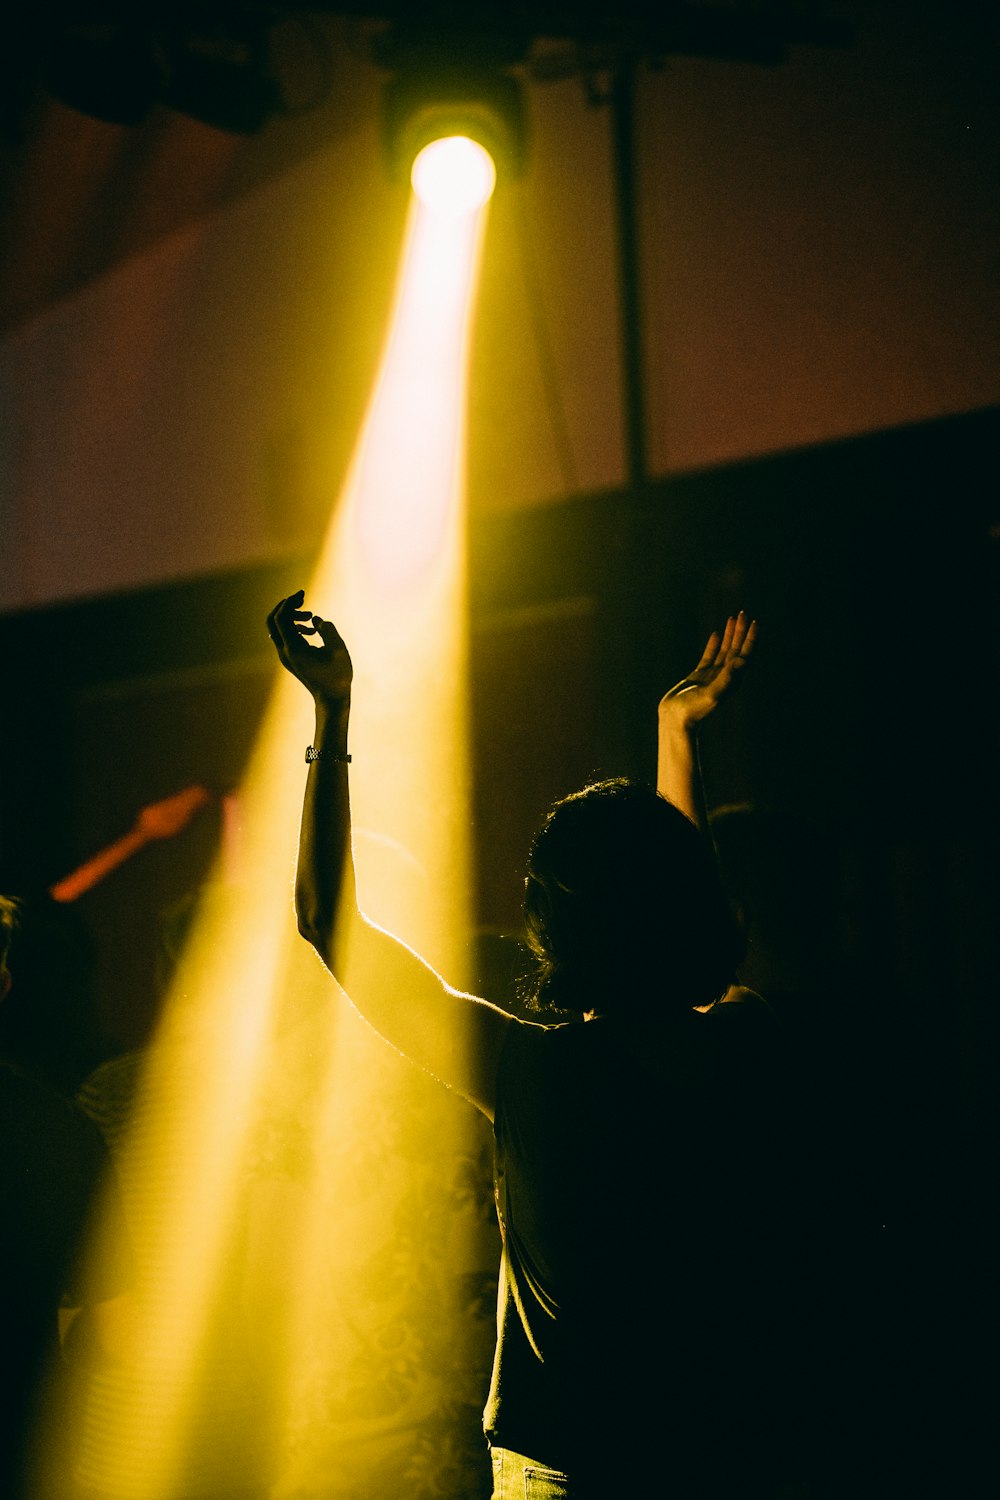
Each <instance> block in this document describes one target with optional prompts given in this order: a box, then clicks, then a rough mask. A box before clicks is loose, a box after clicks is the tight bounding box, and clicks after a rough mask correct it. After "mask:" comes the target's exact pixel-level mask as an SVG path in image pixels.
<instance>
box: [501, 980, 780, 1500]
mask: <svg viewBox="0 0 1000 1500" xmlns="http://www.w3.org/2000/svg"><path fill="white" fill-rule="evenodd" d="M780 1070H781V1048H780V1040H779V1037H778V1032H777V1028H776V1026H775V1023H774V1021H773V1018H771V1017H770V1016H769V1014H768V1013H767V1010H766V1007H764V1006H763V1005H762V1004H761V1003H760V1002H759V1001H757V1000H756V997H753V996H751V995H749V994H748V993H747V994H745V997H744V999H743V1000H742V1002H741V1003H740V1004H738V1005H718V1006H715V1007H713V1008H712V1010H710V1011H709V1012H708V1013H706V1014H700V1013H698V1012H696V1011H691V1012H688V1013H686V1014H684V1015H681V1016H679V1017H676V1018H674V1019H673V1020H672V1021H666V1022H663V1023H661V1024H659V1025H657V1026H646V1027H637V1026H634V1025H629V1024H627V1023H623V1022H620V1021H617V1020H615V1019H612V1018H602V1019H596V1020H593V1021H590V1022H587V1023H586V1024H575V1025H574V1024H570V1025H567V1026H563V1027H555V1028H544V1029H543V1028H537V1027H531V1026H513V1027H511V1028H510V1031H509V1034H508V1039H507V1043H506V1045H505V1048H504V1053H503V1057H502V1059H501V1067H500V1073H499V1077H498V1083H497V1114H496V1140H497V1150H496V1159H497V1173H496V1185H497V1204H498V1211H499V1214H500V1220H501V1226H502V1229H503V1235H504V1265H503V1269H502V1274H501V1297H500V1307H499V1316H500V1337H499V1340H498V1348H497V1356H496V1361H495V1365H494V1375H493V1383H492V1388H491V1393H490V1401H489V1404H488V1407H487V1412H486V1430H487V1435H488V1436H489V1438H490V1441H491V1444H492V1445H493V1446H494V1447H495V1448H504V1449H512V1450H513V1451H514V1452H517V1453H527V1454H544V1455H545V1456H546V1459H547V1461H548V1462H549V1463H551V1464H552V1465H553V1466H554V1467H556V1468H559V1469H562V1470H563V1471H564V1472H567V1473H570V1474H574V1475H586V1476H588V1480H589V1482H590V1483H591V1484H592V1485H593V1486H594V1488H595V1490H600V1489H601V1486H604V1490H603V1491H602V1492H603V1493H610V1491H609V1490H608V1489H607V1486H608V1485H609V1484H611V1483H612V1482H613V1479H614V1475H615V1473H616V1472H618V1473H621V1472H623V1471H627V1472H628V1474H629V1475H630V1476H631V1479H630V1482H635V1480H636V1478H637V1477H638V1476H639V1475H646V1476H648V1479H649V1482H650V1483H652V1482H653V1480H654V1478H655V1476H657V1475H660V1476H662V1474H663V1473H664V1466H665V1465H666V1471H667V1472H669V1473H670V1474H671V1476H672V1478H673V1480H674V1481H675V1482H676V1483H677V1484H678V1485H680V1484H681V1483H682V1482H683V1485H684V1489H683V1491H682V1492H683V1493H685V1494H706V1495H708V1494H714V1493H723V1492H725V1487H726V1485H731V1484H732V1482H733V1481H734V1479H736V1478H737V1477H738V1478H739V1482H740V1485H741V1488H740V1493H741V1494H743V1495H746V1494H751V1493H753V1484H754V1483H755V1482H756V1477H757V1476H763V1475H764V1474H765V1473H766V1474H768V1475H769V1476H770V1475H771V1473H772V1471H773V1466H774V1445H775V1438H776V1435H775V1434H774V1433H773V1432H771V1431H769V1428H768V1412H769V1411H770V1410H772V1409H773V1390H772V1389H771V1388H770V1387H771V1385H772V1380H773V1377H774V1375H775V1371H774V1370H772V1369H771V1368H770V1366H771V1365H772V1364H773V1363H775V1361H773V1360H772V1359H771V1358H770V1356H769V1355H766V1354H765V1355H764V1357H763V1358H762V1350H761V1346H760V1334H761V1320H762V1318H766V1321H767V1326H768V1330H769V1333H768V1338H769V1341H770V1345H771V1348H772V1350H773V1352H774V1353H775V1354H776V1353H777V1346H778V1344H779V1343H780V1342H781V1337H780V1336H779V1333H780V1328H781V1324H782V1319H783V1316H784V1314H783V1313H782V1310H781V1309H780V1308H779V1307H778V1306H777V1301H776V1286H775V1277H774V1275H773V1268H774V1266H775V1265H776V1263H777V1255H776V1249H777V1242H778V1240H779V1239H781V1238H783V1237H784V1230H783V1227H782V1225H781V1223H780V1221H779V1216H778V1215H776V1213H775V1205H776V1203H777V1202H778V1201H779V1199H781V1198H782V1194H781V1193H780V1192H779V1191H778V1189H779V1188H780V1187H781V1186H784V1187H787V1183H785V1184H781V1183H780V1181H779V1179H780V1173H779V1168H778V1162H779V1160H780V1154H779V1155H778V1156H776V1155H775V1153H774V1152H773V1150H772V1149H771V1148H772V1140H771V1135H772V1133H773V1122H774V1111H773V1109H772V1102H773V1101H774V1100H775V1097H776V1096H775V1092H774V1084H775V1081H776V1079H777V1078H778V1077H780ZM787 1201H788V1200H787V1195H784V1202H785V1203H786V1204H787ZM784 1213H785V1210H784V1209H782V1210H781V1215H780V1217H781V1218H783V1216H784ZM751 1371H752V1372H753V1377H754V1378H753V1381H751V1378H750V1376H751ZM722 1384H724V1385H725V1387H726V1390H727V1393H728V1396H729V1400H728V1401H727V1415H726V1419H725V1421H723V1422H721V1423H720V1420H719V1414H718V1411H717V1408H716V1400H717V1396H718V1392H719V1389H720V1386H721V1385H722ZM623 1434H629V1435H630V1436H629V1437H628V1439H624V1438H623ZM751 1445H753V1449H754V1451H753V1452H751V1451H750V1450H751ZM761 1482H763V1480H761Z"/></svg>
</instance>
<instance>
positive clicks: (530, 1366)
mask: <svg viewBox="0 0 1000 1500" xmlns="http://www.w3.org/2000/svg"><path fill="white" fill-rule="evenodd" d="M269 631H270V634H271V637H272V640H273V641H274V644H275V646H276V648H277V650H278V654H279V657H280V659H281V661H282V662H283V664H284V665H285V666H286V667H287V668H288V670H289V671H291V672H292V673H293V674H294V675H295V676H297V677H298V678H299V679H300V681H302V682H303V683H304V684H305V686H306V687H307V688H308V689H309V691H310V692H311V694H312V696H313V699H314V701H315V707H316V734H315V744H314V748H313V754H312V755H311V756H310V757H309V758H310V759H311V762H312V764H311V768H310V771H309V775H308V781H307V788H306V797H305V806H304V810H303V820H302V830H301V839H300V846H299V868H298V876H297V883H296V906H297V912H298V919H299V926H300V930H301V931H302V933H303V934H304V935H305V936H306V937H307V938H308V939H309V941H310V942H312V944H313V945H314V946H315V947H316V949H317V951H318V952H319V954H320V955H321V957H322V958H323V960H324V962H325V963H326V965H327V966H328V967H329V968H330V969H331V971H332V973H333V974H334V975H335V976H336V978H337V980H338V981H339V982H340V983H341V985H342V986H343V988H344V990H345V991H346V993H347V994H348V996H349V997H350V998H351V1000H352V1001H353V1002H354V1004H355V1005H356V1006H357V1007H358V1009H359V1010H360V1011H361V1013H362V1014H363V1015H364V1016H365V1017H366V1019H367V1020H368V1022H369V1023H370V1024H371V1025H372V1026H373V1027H374V1029H375V1030H376V1031H378V1032H380V1033H381V1035H382V1036H384V1037H385V1038H386V1039H387V1040H389V1041H390V1042H391V1043H392V1044H393V1045H395V1046H396V1047H397V1048H398V1049H399V1050H400V1051H401V1052H403V1053H404V1054H405V1055H406V1056H408V1057H410V1058H411V1059H412V1060H413V1061H415V1062H417V1063H418V1064H420V1065H421V1066H422V1067H424V1068H425V1069H427V1070H428V1071H429V1072H431V1073H432V1074H433V1075H434V1076H436V1077H437V1078H438V1079H439V1080H441V1081H442V1082H444V1083H446V1084H447V1085H448V1086H449V1087H451V1088H453V1089H454V1090H456V1091H457V1092H458V1093H460V1094H461V1095H463V1096H464V1097H465V1098H466V1099H468V1100H469V1101H470V1102H471V1103H472V1104H474V1105H475V1106H476V1107H477V1108H478V1109H480V1110H481V1111H482V1112H483V1113H484V1114H485V1115H486V1116H487V1117H488V1118H489V1119H490V1120H491V1121H493V1124H494V1134H495V1178H496V1197H497V1207H498V1212H499V1218H500V1224H501V1231H502V1235H503V1241H504V1247H503V1256H502V1263H501V1272H500V1289H499V1305H498V1340H497V1347H496V1356H495V1362H494V1369H493V1380H492V1387H491V1391H490V1397H489V1401H488V1403H487V1408H486V1413H485V1427H486V1433H487V1437H488V1439H489V1442H490V1446H491V1458H492V1464H493V1469H494V1486H495V1495H496V1496H498V1497H501V1496H503V1497H506V1496H509V1495H512V1494H517V1495H525V1494H530V1495H538V1496H553V1497H557V1496H564V1495H565V1496H571V1497H578V1496H583V1495H601V1496H609V1497H610V1496H614V1497H625V1496H654V1495H659V1494H676V1495H678V1496H682V1495H683V1496H694V1495H712V1496H722V1495H725V1496H726V1497H727V1500H729V1497H734V1496H737V1495H738V1496H740V1497H743V1500H746V1497H748V1496H752V1495H756V1494H758V1493H766V1492H767V1488H768V1486H769V1485H770V1484H772V1482H773V1480H774V1478H775V1475H774V1472H773V1470H774V1455H775V1451H776V1450H775V1445H774V1442H773V1439H772V1434H771V1432H770V1431H769V1418H768V1407H767V1402H766V1400H762V1399H761V1395H760V1387H761V1385H762V1383H763V1384H767V1381H764V1382H762V1381H761V1380H760V1379H759V1378H758V1377H759V1376H760V1374H761V1372H762V1371H766V1372H767V1374H768V1375H771V1374H772V1373H773V1369H774V1367H775V1365H776V1364H779V1363H780V1362H781V1357H782V1352H783V1351H781V1349H780V1347H779V1346H781V1345H782V1344H783V1342H784V1338H785V1332H786V1330H787V1326H788V1318H787V1316H786V1314H785V1312H784V1310H782V1309H779V1307H778V1301H779V1299H780V1297H781V1295H782V1291H781V1279H780V1276H775V1274H774V1268H775V1265H776V1261H777V1257H776V1255H775V1253H774V1251H775V1242H776V1240H778V1239H781V1240H782V1241H783V1243H784V1244H785V1245H786V1246H787V1245H788V1244H789V1239H788V1223H789V1219H791V1221H792V1222H793V1223H794V1212H792V1211H790V1209H789V1195H788V1193H787V1191H785V1188H786V1186H787V1182H786V1177H785V1174H784V1171H783V1167H782V1153H781V1131H780V1114H781V1110H780V1107H779V1103H780V1097H781V1090H780V1087H779V1085H780V1081H781V1067H782V1053H781V1048H780V1046H779V1045H778V1042H777V1034H778V1028H777V1024H776V1022H775V1021H774V1019H773V1017H772V1016H771V1015H770V1013H769V1012H768V1010H767V1007H766V1006H765V1005H764V1004H763V1002H762V1001H760V1000H759V998H758V997H756V996H754V995H753V994H751V993H750V992H748V991H745V990H739V989H734V988H733V979H734V975H735V971H736V968H737V965H738V963H739V960H740V957H741V955H742V952H743V942H742V936H741V934H740V931H739V928H738V925H737V924H736V923H735V921H734V920H733V917H732V913H731V912H730V910H729V907H728V904H727V902H726V900H725V897H724V895H723V892H722V890H721V886H720V885H719V882H718V878H717V874H716V871H715V868H714V862H713V856H712V851H711V845H710V843H709V841H708V840H707V839H706V838H705V836H704V833H703V831H702V830H703V828H704V804H703V799H702V795H701V789H700V779H699V776H698V772H697V736H698V726H699V724H700V722H701V721H702V720H703V719H704V718H706V717H707V716H708V715H709V714H710V713H711V712H712V711H713V710H714V709H715V708H716V706H717V705H718V703H719V702H720V701H721V700H722V699H723V698H724V697H725V695H726V693H727V692H728V690H729V689H730V688H731V686H732V684H733V682H734V681H735V679H736V677H737V674H738V673H739V672H740V670H741V669H742V668H743V666H744V665H745V662H746V658H747V656H748V654H749V652H750V649H751V646H752V644H753V638H754V628H753V627H750V626H748V624H747V622H746V620H745V619H744V617H743V616H742V615H741V616H740V617H739V618H738V619H735V620H733V619H731V620H729V621H728V622H727V625H726V629H725V631H724V633H723V634H722V635H721V637H720V636H719V635H718V634H716V635H713V636H712V637H711V639H710V640H709V642H708V645H707V646H706V649H705V652H704V653H703V655H702V658H701V660H700V661H699V663H698V666H697V667H696V669H695V670H694V672H693V673H692V674H691V675H690V676H689V677H688V678H686V679H685V680H684V681H683V682H682V683H680V684H678V686H677V687H676V688H675V689H673V690H672V691H671V692H670V693H668V694H667V695H666V696H665V698H664V699H663V700H662V702H661V704H660V711H659V759H658V787H659V791H660V792H662V793H663V794H664V795H662V796H660V795H657V794H656V793H654V792H653V791H652V789H645V788H642V787H640V786H637V785H634V784H631V783H628V782H623V781H612V782H605V783H601V784H598V785H595V786H592V787H588V788H585V789H584V790H583V791H582V792H580V793H577V794H575V795H574V796H572V797H569V798H566V799H565V800H563V801H562V802H560V803H558V804H557V805H556V806H555V808H553V810H552V812H551V813H550V814H549V817H548V818H547V820H546V822H545V825H544V827H543V828H542V830H541V832H540V833H539V835H538V837H537V838H536V840H535V842H534V845H533V847H532V850H531V854H530V860H529V867H528V878H527V884H526V893H525V913H526V918H527V929H528V933H529V937H530V941H531V944H532V947H533V949H534V952H535V955H536V959H537V964H538V978H537V989H538V992H539V996H540V998H541V1000H542V1001H543V1003H545V1004H547V1005H558V1006H559V1007H560V1008H561V1010H562V1012H563V1013H564V1014H565V1015H566V1016H567V1020H566V1023H565V1024H562V1025H555V1026H539V1025H534V1024H531V1023H530V1022H526V1021H521V1020H518V1019H516V1018H514V1017H512V1016H510V1015H509V1014H507V1013H505V1012H503V1011H502V1010H500V1009H498V1008H497V1007H495V1006H493V1005H490V1004H489V1003H487V1002H486V1001H483V1000H481V999H479V998H477V997H475V996H471V995H466V994H461V993H458V992H456V991H455V990H454V989H452V988H450V987H449V986H448V985H447V984H446V983H444V981H443V980H442V979H441V978H440V977H439V976H438V975H437V974H436V973H435V972H434V971H433V970H432V969H430V968H429V966H427V965H426V964H425V963H424V962H423V961H422V960H421V959H420V958H419V957H418V956H416V955H415V954H414V953H413V952H412V951H411V950H410V949H408V948H406V947H405V946H404V945H402V944H400V943H398V942H397V941H396V940H395V939H394V938H393V937H392V936H391V935H390V934H388V933H387V932H385V931H383V930H381V929H379V928H377V927H375V926H374V925H372V924H371V923H369V922H368V921H367V919H366V918H365V917H364V916H363V915H362V914H361V913H360V912H359V910H358V907H357V898H356V891H355V882H354V869H353V860H352V855H351V821H350V804H349V795H348V761H349V756H348V753H347V735H348V722H349V715H350V699H351V683H352V668H351V661H350V657H349V655H348V652H347V648H346V646H345V645H344V642H343V641H342V639H341V638H340V636H339V634H338V633H337V630H336V629H335V627H334V626H333V625H332V624H330V623H329V622H328V621H325V620H322V619H320V618H319V617H318V616H315V615H313V614H311V613H310V612H309V611H307V610H305V609H304V608H303V606H302V595H301V593H300V594H297V595H293V596H292V597H291V598H290V599H287V600H284V601H283V602H282V603H281V604H280V605H278V606H277V608H276V609H275V610H274V611H273V612H272V614H271V616H270V619H269ZM308 636H316V637H318V639H319V644H313V643H311V642H310V641H309V640H308V639H307V637H308ZM401 753H405V750H402V751H401ZM667 797H669V798H670V800H669V801H668V800H667ZM723 996H725V997H727V998H726V1003H720V1002H721V1001H722V998H723ZM770 1329H776V1330H777V1331H776V1332H775V1333H774V1334H773V1336H771V1335H770V1334H769V1330H770Z"/></svg>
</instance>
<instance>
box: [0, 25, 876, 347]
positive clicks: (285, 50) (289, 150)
mask: <svg viewBox="0 0 1000 1500" xmlns="http://www.w3.org/2000/svg"><path fill="white" fill-rule="evenodd" d="M5 33H6V44H7V45H6V49H5V51H4V53H3V54H2V56H0V101H2V103H0V333H4V332H9V331H11V330H13V329H15V328H16V327H18V326H19V325H21V324H23V323H24V322H26V321H28V320H30V319H31V318H33V317H35V316H37V315H38V314H39V313H40V312H41V311H43V310H44V309H45V308H46V307H47V306H49V305H51V304H52V303H53V302H54V301H56V300H58V299H59V298H60V297H63V296H65V295H67V294H69V293H71V292H72V291H74V290H76V289H77V288H79V287H80V286H82V285H85V284H86V283H87V282H88V281H89V280H91V279H92V278H93V277H95V276H98V275H100V274H102V273H103V272H104V271H106V270H108V269H109V268H110V267H112V266H114V265H116V264H118V263H120V262H121V261H123V260H124V259H126V258H128V257H129V256H131V255H133V254H135V253H136V252H138V251H140V250H142V249H143V248H145V247H147V246H148V245H150V244H151V243H155V242H156V240H157V239H159V238H161V237H162V236H164V235H166V234H170V233H172V232H173V231H175V230H177V229H178V228H180V227H182V226H183V225H184V224H186V223H190V222H192V221H193V220H196V219H197V218H198V217H200V216H201V215H203V214H205V213H209V212H211V211H212V210H213V209H215V208H217V207H219V206H220V205H221V204H223V203H225V202H227V201H230V200H232V199H233V198H235V197H238V196H240V195H241V194H243V193H245V192H248V191H251V190H252V189H253V188H254V187H256V186H258V185H259V184H260V183H261V182H262V181H264V180H266V179H268V178H269V177H271V176H273V175H274V174H276V173H278V172H281V171H283V170H286V169H287V168H288V167H290V166H291V165H293V164H294V163H295V162H296V161H297V160H300V159H302V158H303V157H304V156H306V155H308V154H311V153H312V152H314V151H316V150H318V149H322V148H323V147H324V146H325V145H327V144H329V142H330V141H331V140H332V139H335V138H336V137H337V136H339V135H343V134H347V133H350V132H351V130H352V129H354V128H356V127H357V124H358V118H359V113H360V111H362V110H364V109H367V111H368V112H370V109H371V104H370V95H371V87H372V84H371V79H372V77H373V76H374V77H376V78H377V76H378V74H379V73H380V72H384V73H385V74H386V75H388V73H389V72H390V71H391V70H399V69H405V68H411V69H412V68H416V69H421V68H423V69H426V68H430V67H433V66H440V65H441V63H442V62H444V63H445V64H446V65H449V66H452V67H457V66H463V67H464V66H468V65H469V64H470V63H471V64H472V65H473V66H476V65H478V66H479V67H480V68H483V69H498V68H499V69H504V68H511V67H517V68H519V69H520V70H522V71H524V72H526V73H527V74H528V75H529V76H531V75H533V76H535V77H537V78H540V79H544V78H553V77H559V76H567V75H569V74H574V73H575V74H587V73H588V72H592V73H595V74H596V73H597V72H598V71H603V72H605V73H606V72H607V71H608V70H614V69H615V68H617V67H620V66H621V65H622V64H623V63H628V62H629V61H632V62H644V63H647V64H650V65H653V66H655V65H656V63H657V62H658V61H659V60H661V59H663V58H665V57H666V56H668V55H671V54H689V55H704V56H715V57H723V58H735V59H741V60H745V61H747V62H753V63H759V64H772V63H778V62H780V61H782V59H783V58H784V56H785V54H786V51H787V48H788V46H789V45H790V44H791V43H793V42H799V41H809V42H812V43H815V44H819V45H834V46H841V45H845V44H847V43H848V42H849V36H848V34H847V31H846V28H845V27H844V26H843V25H841V24H840V23H839V22H837V21H836V20H831V19H827V18H825V17H820V16H818V15H816V14H815V12H814V7H813V6H811V5H807V6H805V7H804V8H800V9H798V10H792V9H790V8H789V7H788V6H782V7H776V8H775V9H774V11H773V12H771V11H768V10H766V9H763V10H762V9H760V8H758V7H757V6H755V5H753V4H752V3H751V4H747V3H742V4H739V5H735V6H734V5H733V4H730V5H729V6H727V7H723V6H719V5H701V4H681V3H663V4H660V5H659V6H656V7H652V6H650V5H649V4H648V3H643V0H618V3H617V4H614V5H609V4H606V3H596V0H575V3H561V4H551V5H541V4H531V5H526V4H510V3H507V4H490V3H477V4H476V5H468V4H462V5H460V4H455V3H449V0H424V3H419V4H416V3H403V4H389V3H382V4H372V5H364V4H357V5H353V6H351V7H349V8H348V7H344V6H343V5H340V4H336V3H327V4H323V3H313V4H301V3H280V0H276V3H270V4H258V3H253V0H162V3H160V4H156V3H148V4H145V5H137V4H135V3H131V4H130V3H128V0H117V3H115V0H103V3H102V0H39V3H37V4H35V5H33V6H30V7H28V6H22V7H20V8H19V9H18V11H17V12H16V13H15V14H14V15H13V16H12V17H10V18H8V20H7V21H6V22H5ZM365 80H367V82H366V81H365Z"/></svg>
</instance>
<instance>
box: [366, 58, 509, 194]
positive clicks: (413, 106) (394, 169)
mask: <svg viewBox="0 0 1000 1500" xmlns="http://www.w3.org/2000/svg"><path fill="white" fill-rule="evenodd" d="M382 125H383V138H384V148H385V152H386V160H387V165H388V169H389V172H390V175H392V176H394V177H410V175H411V172H412V168H413V164H414V162H415V161H416V159H417V157H418V156H419V155H420V153H421V152H422V151H423V150H424V148H425V147H427V146H429V145H431V144H432V143H433V142H435V141H443V140H447V139H449V138H455V137H461V138H464V139H465V140H468V141H470V142H474V143H475V144H476V145H477V146H479V147H481V148H482V149H483V150H484V151H485V152H487V153H488V154H489V156H490V157H491V158H492V161H493V164H494V170H495V172H496V178H497V179H498V180H500V181H502V180H503V179H504V178H509V177H516V176H517V175H518V174H519V173H520V172H521V170H522V168H523V165H524V155H525V145H526V127H525V115H524V103H523V99H522V95H521V87H520V84H519V83H518V81H517V79H516V78H514V77H513V76H512V75H511V74H509V73H507V72H504V71H503V70H502V69H500V68H485V67H479V68H460V67H458V66H457V65H452V64H449V65H447V66H431V65H426V66H420V67H413V68H405V69H403V70H401V71H400V72H398V73H396V74H395V76H394V77H392V78H390V80H389V82H388V84H387V85H386V89H385V92H384V94H383V99H382ZM462 153H465V154H466V157H467V159H468V160H470V161H471V160H472V158H471V157H470V156H468V153H467V148H465V147H463V148H462ZM459 154H460V153H455V155H456V158H457V156H458V155H459ZM421 171H423V168H422V169H421ZM414 185H415V184H414ZM418 191H419V189H418ZM486 196H487V197H488V196H489V194H488V193H487V195H486ZM482 201H485V200H482Z"/></svg>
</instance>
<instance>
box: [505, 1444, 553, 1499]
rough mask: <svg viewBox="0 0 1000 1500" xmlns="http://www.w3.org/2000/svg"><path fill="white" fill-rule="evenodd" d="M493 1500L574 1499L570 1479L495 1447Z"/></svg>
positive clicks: (506, 1449)
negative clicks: (570, 1489)
mask: <svg viewBox="0 0 1000 1500" xmlns="http://www.w3.org/2000/svg"><path fill="white" fill-rule="evenodd" d="M490 1462H491V1463H492V1465H493V1500H570V1491H569V1480H568V1479H567V1478H566V1475H565V1474H560V1473H559V1471H558V1470H557V1469H550V1468H549V1467H548V1465H547V1464H540V1463H538V1462H537V1460H536V1459H533V1458H525V1456H524V1454H523V1453H512V1452H511V1450H510V1449H509V1448H491V1449H490Z"/></svg>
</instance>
